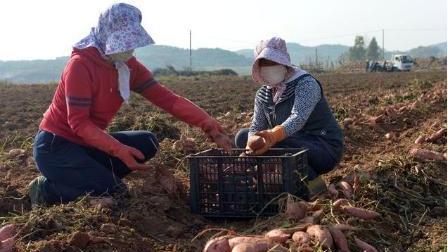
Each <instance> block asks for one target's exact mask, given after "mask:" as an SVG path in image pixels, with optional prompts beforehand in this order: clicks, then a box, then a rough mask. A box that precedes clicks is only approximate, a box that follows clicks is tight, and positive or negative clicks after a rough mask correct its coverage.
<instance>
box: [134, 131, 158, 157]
mask: <svg viewBox="0 0 448 252" xmlns="http://www.w3.org/2000/svg"><path fill="white" fill-rule="evenodd" d="M140 134H141V136H139V137H138V139H137V140H136V141H137V142H138V146H137V147H136V148H137V149H139V150H140V151H141V152H142V153H143V155H144V156H145V159H144V161H148V160H149V159H151V158H153V157H154V156H155V155H156V154H157V151H158V150H159V141H158V140H157V137H156V135H154V134H153V133H152V132H149V131H141V132H140Z"/></svg>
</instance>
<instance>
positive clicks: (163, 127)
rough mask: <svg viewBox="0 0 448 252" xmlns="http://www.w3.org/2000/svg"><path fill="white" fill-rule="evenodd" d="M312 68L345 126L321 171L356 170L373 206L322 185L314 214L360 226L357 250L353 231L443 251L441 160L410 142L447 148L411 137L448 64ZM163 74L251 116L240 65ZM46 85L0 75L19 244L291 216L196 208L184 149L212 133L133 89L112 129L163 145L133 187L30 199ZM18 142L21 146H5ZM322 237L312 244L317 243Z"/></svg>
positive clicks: (332, 177) (261, 226)
mask: <svg viewBox="0 0 448 252" xmlns="http://www.w3.org/2000/svg"><path fill="white" fill-rule="evenodd" d="M318 78H319V79H320V81H321V82H322V83H323V85H324V92H325V94H326V96H327V98H328V100H329V103H330V104H331V106H332V108H333V110H334V113H335V115H336V117H337V119H338V121H339V122H340V124H341V126H342V127H343V128H344V133H345V144H346V151H345V156H344V158H343V160H342V162H341V163H340V165H339V166H338V167H337V169H335V170H334V171H333V172H331V173H330V174H328V175H326V176H325V180H326V182H327V184H328V183H336V182H338V181H340V180H342V179H344V178H345V179H347V178H348V177H349V176H353V174H354V173H355V174H357V176H358V177H359V181H360V182H359V188H358V189H357V190H356V191H355V193H354V195H353V196H352V197H351V199H350V202H351V204H352V205H354V206H357V207H363V208H367V209H370V210H375V211H377V212H378V213H380V214H381V217H379V218H376V219H373V220H360V219H358V218H354V217H351V216H349V215H346V214H344V213H340V212H337V211H334V209H333V208H332V207H331V200H330V199H328V197H327V198H325V197H322V199H321V201H320V208H321V209H322V210H323V215H322V216H321V218H320V221H319V222H320V224H322V225H327V226H329V225H331V224H335V223H348V224H350V225H352V226H354V227H357V229H356V230H351V231H348V232H346V235H347V237H348V241H349V245H350V248H351V249H352V251H360V250H359V249H358V248H357V247H356V245H355V242H354V237H355V236H356V237H358V238H360V239H362V240H364V241H366V242H368V243H370V244H372V245H374V246H375V247H376V248H377V249H378V250H379V251H446V237H447V231H446V228H447V226H446V224H447V222H446V221H447V220H446V213H447V212H446V193H447V185H446V181H447V178H446V161H424V160H419V159H418V158H415V157H411V156H410V150H411V149H412V148H424V149H428V150H433V151H436V152H439V153H446V147H447V146H446V143H447V140H446V133H445V134H444V135H443V136H442V137H441V138H439V139H436V140H433V141H423V143H420V144H415V143H414V141H415V140H416V139H417V138H418V137H419V136H420V135H422V136H423V137H429V136H430V135H431V134H433V133H434V132H436V131H438V130H439V129H442V128H446V120H447V118H446V112H447V110H446V109H447V107H446V102H447V100H446V88H447V82H446V72H445V71H441V72H418V73H413V72H410V73H384V74H383V73H370V74H364V73H363V74H322V75H320V76H318ZM161 81H162V82H163V83H164V84H166V85H167V86H169V87H170V88H172V89H173V90H175V91H176V92H177V93H179V94H181V95H183V96H185V97H187V98H189V99H191V100H192V101H194V102H197V103H198V104H199V105H200V106H202V107H203V108H204V109H205V110H207V111H208V112H209V113H211V114H212V115H213V116H215V117H217V118H218V119H219V120H220V121H221V122H222V123H223V125H224V126H225V127H226V129H227V130H228V132H229V133H231V134H235V133H236V132H237V131H238V129H240V128H242V127H247V125H248V122H249V121H250V114H249V115H247V113H248V112H251V111H252V109H253V107H252V106H253V97H254V93H255V90H256V87H255V86H253V85H252V84H251V80H250V79H249V78H247V77H212V78H207V77H200V78H198V77H194V78H177V79H175V78H169V79H161ZM54 89H55V85H0V108H1V109H0V224H5V223H16V225H17V242H16V247H15V249H16V251H200V250H201V249H202V248H203V246H204V244H205V242H206V241H207V239H208V238H210V237H211V236H212V235H214V234H216V233H218V232H219V231H210V232H205V233H204V234H203V235H200V236H199V237H197V238H196V239H194V240H193V241H192V239H193V238H194V237H195V236H196V235H197V234H199V233H200V232H201V231H203V230H206V229H209V228H222V229H226V230H233V231H234V232H236V233H238V234H252V235H253V234H263V233H264V232H266V231H268V230H270V229H273V228H276V227H291V226H294V225H295V223H294V222H292V221H288V220H287V219H286V218H285V217H284V215H283V214H280V215H278V216H275V217H272V218H269V219H258V220H249V221H219V222H216V221H211V220H207V219H204V218H202V217H200V216H194V215H192V214H191V213H190V211H189V207H188V194H186V193H185V192H186V191H187V189H188V186H189V181H188V169H187V167H186V162H185V156H186V155H187V154H188V153H191V152H196V151H199V150H204V149H207V148H210V147H212V146H213V145H212V144H210V143H208V142H206V141H205V138H204V137H203V136H202V135H201V133H200V132H199V131H197V130H195V129H192V128H189V127H187V126H186V125H185V124H183V123H181V122H178V121H176V120H174V119H173V118H171V117H170V116H169V115H167V114H166V113H163V112H161V111H160V110H158V109H156V108H155V107H154V106H148V104H147V103H146V102H145V101H144V100H143V99H142V98H140V97H137V96H133V97H132V102H131V104H130V105H129V106H127V105H124V106H123V107H122V109H121V110H120V113H119V116H117V117H116V118H115V120H114V121H113V123H112V124H111V125H110V130H111V131H118V130H133V129H142V130H151V131H153V132H155V133H156V134H157V136H158V138H159V140H160V141H161V147H162V148H161V152H160V153H159V154H158V156H157V158H155V159H153V160H151V161H150V164H151V165H152V166H153V167H154V169H153V170H152V171H149V172H146V173H135V174H131V175H130V176H129V177H128V178H127V179H126V183H127V184H128V185H129V188H130V193H129V195H123V196H121V197H119V198H118V199H117V200H116V201H115V203H114V204H113V205H112V206H103V207H101V206H91V205H90V198H88V197H85V198H82V199H80V200H79V201H78V202H74V203H70V204H67V205H58V206H53V207H50V208H45V209H37V210H33V211H31V210H30V205H29V199H28V198H27V196H26V186H27V184H28V183H29V182H30V181H31V180H32V179H33V178H34V177H35V176H36V175H38V172H37V170H36V168H35V166H34V163H33V160H32V155H31V149H32V141H33V137H34V134H35V133H36V131H37V127H38V124H39V122H40V119H41V115H42V113H43V112H44V111H45V109H46V108H47V107H48V105H49V103H50V101H51V98H52V95H53V92H54ZM380 115H382V116H381V117H378V118H376V117H377V116H380ZM347 118H350V119H347ZM181 135H183V136H186V137H191V138H194V142H195V146H193V147H192V148H176V149H173V148H172V146H173V143H174V142H175V141H176V140H177V139H179V138H180V136H181ZM17 148H19V149H23V150H25V153H23V154H21V153H19V154H14V153H9V152H10V150H11V149H17ZM445 159H446V155H445ZM164 170H169V171H171V172H172V173H174V174H175V177H173V178H172V179H173V180H174V179H175V180H176V183H175V185H176V188H174V189H173V188H169V187H167V185H166V184H165V183H160V182H159V180H158V178H160V177H161V176H164V174H165V172H163V171H164ZM170 189H172V190H170ZM221 234H224V233H223V232H221ZM83 237H84V238H85V237H87V238H88V239H87V241H83V239H82V238H83ZM290 245H291V244H290V243H287V244H285V245H284V246H285V247H288V246H290ZM291 247H293V246H292V245H291ZM320 249H321V248H319V246H318V245H317V246H315V251H319V250H320ZM291 251H296V250H292V249H291Z"/></svg>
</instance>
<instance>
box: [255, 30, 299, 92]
mask: <svg viewBox="0 0 448 252" xmlns="http://www.w3.org/2000/svg"><path fill="white" fill-rule="evenodd" d="M254 57H255V59H254V63H253V64H252V79H253V80H254V81H255V82H256V83H258V84H263V83H264V82H265V81H264V80H263V78H262V77H261V75H260V66H259V64H258V63H259V60H260V59H267V60H270V61H274V62H276V63H278V64H281V65H284V66H286V67H288V69H289V70H291V69H294V68H295V66H294V65H292V63H291V57H290V56H289V53H288V49H287V48H286V42H285V40H283V39H282V38H279V37H272V38H270V39H268V40H262V41H260V43H258V45H257V47H256V48H255V50H254Z"/></svg>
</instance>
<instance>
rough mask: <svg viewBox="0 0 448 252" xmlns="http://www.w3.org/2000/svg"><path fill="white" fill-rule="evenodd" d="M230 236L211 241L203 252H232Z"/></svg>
mask: <svg viewBox="0 0 448 252" xmlns="http://www.w3.org/2000/svg"><path fill="white" fill-rule="evenodd" d="M231 251H232V249H231V248H230V245H229V236H227V235H226V236H220V237H216V238H213V239H211V240H209V241H208V242H207V243H206V244H205V247H204V250H203V251H202V252H231Z"/></svg>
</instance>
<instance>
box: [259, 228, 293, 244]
mask: <svg viewBox="0 0 448 252" xmlns="http://www.w3.org/2000/svg"><path fill="white" fill-rule="evenodd" d="M265 237H266V238H268V239H269V241H271V242H276V243H284V242H286V241H287V240H288V239H289V237H291V234H288V233H286V232H285V231H284V230H283V229H280V228H277V229H272V230H271V231H269V232H267V233H266V234H265Z"/></svg>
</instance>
